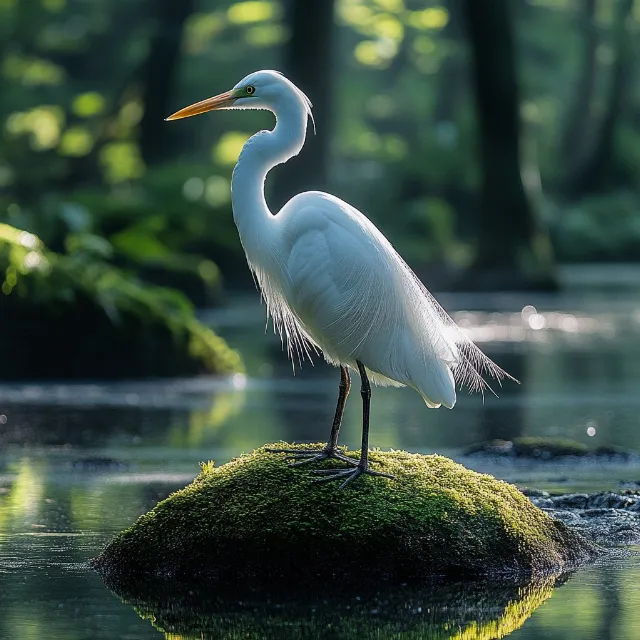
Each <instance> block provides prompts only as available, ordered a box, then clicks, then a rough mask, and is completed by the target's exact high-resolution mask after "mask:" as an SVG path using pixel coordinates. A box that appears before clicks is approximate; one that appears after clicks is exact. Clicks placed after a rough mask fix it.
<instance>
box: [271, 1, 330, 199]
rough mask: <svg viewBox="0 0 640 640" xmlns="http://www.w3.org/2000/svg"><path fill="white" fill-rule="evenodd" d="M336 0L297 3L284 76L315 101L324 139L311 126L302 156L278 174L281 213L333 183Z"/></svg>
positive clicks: (274, 195) (292, 6)
mask: <svg viewBox="0 0 640 640" xmlns="http://www.w3.org/2000/svg"><path fill="white" fill-rule="evenodd" d="M333 11H334V0H313V2H309V0H291V1H290V2H289V3H288V6H287V25H288V30H289V33H290V34H291V38H290V40H289V42H288V44H287V45H286V48H285V54H284V60H283V72H284V73H285V74H286V76H287V77H288V78H289V79H290V80H291V81H292V82H293V83H295V84H296V85H297V86H298V87H299V88H300V89H301V90H302V91H304V92H305V93H306V94H307V95H308V96H309V98H310V99H311V101H312V102H313V107H314V108H313V114H314V118H315V122H316V129H317V132H318V135H313V127H311V126H310V129H309V132H308V133H307V142H306V144H305V146H304V148H303V150H302V151H301V152H300V155H299V157H298V158H295V159H294V160H292V161H291V162H289V163H287V164H286V165H284V166H281V167H278V168H277V169H276V171H275V172H274V179H273V181H272V188H271V189H270V193H271V197H270V200H271V202H272V204H273V207H274V210H276V211H277V210H278V209H279V208H280V207H281V206H282V205H283V204H284V203H285V202H286V201H287V200H288V199H289V198H291V196H293V195H294V194H296V193H298V192H300V191H305V190H308V189H323V188H325V187H326V184H327V177H328V176H327V173H328V161H329V143H330V139H331V106H332V97H333V92H332V87H333V76H332V73H331V68H332V64H331V62H332V60H331V58H332V55H331V53H332V51H333V47H332V34H333Z"/></svg>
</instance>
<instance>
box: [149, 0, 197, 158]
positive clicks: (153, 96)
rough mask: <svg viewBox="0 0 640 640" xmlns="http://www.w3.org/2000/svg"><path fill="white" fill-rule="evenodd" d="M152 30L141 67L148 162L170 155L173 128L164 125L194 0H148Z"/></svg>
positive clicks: (193, 7)
mask: <svg viewBox="0 0 640 640" xmlns="http://www.w3.org/2000/svg"><path fill="white" fill-rule="evenodd" d="M148 6H149V13H150V15H151V16H152V18H151V23H152V25H153V27H152V29H153V33H152V36H151V40H150V43H149V54H148V55H147V58H146V60H145V62H144V66H143V69H142V77H141V81H142V102H143V104H144V115H143V117H142V120H141V121H140V151H141V153H142V158H143V159H144V161H145V163H146V164H147V165H152V164H156V163H158V162H160V161H162V160H163V159H166V158H167V157H170V156H171V153H172V145H171V144H170V142H171V139H172V132H174V133H175V129H169V128H168V127H166V126H165V125H164V119H165V118H166V117H167V115H168V114H169V112H170V104H169V102H170V97H171V91H172V89H173V87H174V80H175V75H176V70H177V66H178V62H179V59H180V46H181V44H182V37H183V32H184V25H185V21H186V20H187V18H188V17H189V16H190V15H191V14H192V13H193V11H194V9H195V0H180V2H175V0H149V3H148Z"/></svg>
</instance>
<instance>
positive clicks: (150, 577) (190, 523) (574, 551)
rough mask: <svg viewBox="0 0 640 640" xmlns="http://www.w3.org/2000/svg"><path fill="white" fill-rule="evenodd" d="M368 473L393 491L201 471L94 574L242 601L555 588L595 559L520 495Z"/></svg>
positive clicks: (248, 472)
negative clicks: (539, 583) (433, 589)
mask: <svg viewBox="0 0 640 640" xmlns="http://www.w3.org/2000/svg"><path fill="white" fill-rule="evenodd" d="M281 445H283V443H278V444H277V445H272V446H281ZM283 446H285V447H286V446H290V445H286V443H285V444H284V445H283ZM308 446H309V447H311V445H308ZM316 446H317V445H316ZM353 455H355V452H354V454H353ZM371 461H372V463H373V464H374V465H375V468H376V469H379V470H381V471H384V472H387V473H391V474H394V475H395V476H396V478H397V479H396V480H389V479H386V478H371V477H366V478H362V479H361V480H363V481H362V482H361V484H359V485H357V486H356V487H354V488H353V489H351V490H349V491H340V490H339V489H338V488H337V487H336V486H328V485H326V484H312V480H313V479H314V478H316V477H317V476H314V475H313V474H312V473H311V471H310V470H309V469H308V468H307V467H291V466H289V465H288V464H286V462H285V456H284V455H283V454H279V455H273V454H270V453H268V452H267V451H266V448H261V449H257V450H256V451H254V452H253V453H251V454H248V455H243V456H241V457H239V458H236V459H234V460H232V461H231V462H229V463H227V464H225V465H222V466H221V467H216V466H215V465H214V464H213V463H208V464H204V465H203V466H202V471H201V473H200V474H199V475H198V477H197V478H196V479H195V480H194V481H193V483H192V484H190V485H189V486H187V487H186V488H185V489H182V490H181V491H178V492H176V493H174V494H172V495H171V496H170V497H169V498H167V499H166V500H164V501H163V502H161V503H159V504H158V505H157V506H156V507H155V508H154V509H153V510H152V511H150V512H149V513H147V514H145V515H143V516H141V517H140V518H139V519H138V520H137V521H136V522H135V523H134V524H133V525H132V526H131V527H130V528H129V529H127V530H126V531H124V532H122V533H121V534H119V535H118V536H117V537H116V538H115V539H114V540H112V541H111V542H110V543H109V545H108V546H107V547H106V549H105V550H104V551H103V553H102V554H101V555H100V556H99V557H98V558H97V559H96V560H95V561H94V563H95V566H96V568H97V569H98V570H100V571H101V573H102V574H103V576H104V577H105V579H106V580H107V582H108V583H109V584H113V585H115V586H116V588H118V585H136V584H145V585H146V587H147V588H148V587H149V585H150V584H156V583H162V582H163V581H167V580H168V581H172V582H183V583H186V584H189V585H197V584H210V585H211V584H214V585H217V586H218V587H220V588H225V589H227V588H229V589H232V588H234V587H235V588H239V589H245V590H246V588H247V587H249V586H251V587H252V588H253V587H255V588H260V587H266V588H269V589H273V588H274V587H275V586H276V585H281V586H284V587H286V586H287V585H292V586H293V587H294V588H298V587H300V586H301V585H305V584H308V585H317V584H322V583H331V584H337V583H340V584H345V585H346V584H354V583H355V584H356V585H363V584H380V583H384V582H394V583H402V582H415V581H421V580H423V579H424V578H425V577H426V576H429V575H442V574H446V575H469V574H476V575H477V574H483V575H512V576H513V575H533V576H540V575H550V574H557V573H558V572H561V571H564V570H567V569H568V568H569V567H572V566H574V565H576V564H578V563H580V562H583V561H585V560H586V559H588V558H590V557H592V556H593V555H594V554H596V553H597V549H596V547H595V545H593V544H591V543H589V542H587V541H586V540H584V539H583V538H582V537H581V536H580V535H578V534H576V533H575V532H573V531H571V530H570V529H569V528H567V527H566V526H565V525H564V524H563V523H561V522H558V521H556V520H553V519H552V518H550V517H549V516H548V515H546V514H545V513H544V512H543V511H541V510H540V509H538V508H537V507H535V506H533V504H532V503H531V502H530V501H529V500H528V499H527V498H526V497H525V496H524V495H523V494H522V493H521V492H520V491H519V490H518V489H517V488H516V487H515V486H513V485H510V484H507V483H506V482H502V481H499V480H496V479H495V478H493V477H492V476H489V475H483V474H479V473H476V472H473V471H470V470H468V469H466V468H465V467H463V466H461V465H459V464H457V463H455V462H453V461H452V460H450V459H448V458H444V457H442V456H437V455H431V456H424V455H418V454H409V453H406V452H402V451H390V452H382V451H372V452H371ZM323 464H324V465H326V466H327V468H329V466H330V465H336V463H335V462H334V461H325V462H324V463H323ZM338 466H340V465H339V464H338Z"/></svg>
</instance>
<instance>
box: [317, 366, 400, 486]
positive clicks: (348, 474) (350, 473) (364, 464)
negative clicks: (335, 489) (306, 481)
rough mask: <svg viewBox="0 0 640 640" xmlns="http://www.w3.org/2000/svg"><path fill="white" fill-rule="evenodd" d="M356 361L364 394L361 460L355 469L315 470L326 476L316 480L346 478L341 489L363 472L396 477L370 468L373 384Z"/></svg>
mask: <svg viewBox="0 0 640 640" xmlns="http://www.w3.org/2000/svg"><path fill="white" fill-rule="evenodd" d="M356 363H357V364H358V371H360V378H361V379H362V385H361V387H360V395H361V396H362V449H361V451H360V461H359V462H358V466H357V467H356V468H355V469H340V470H338V471H336V470H335V469H322V470H318V471H314V473H317V474H320V475H324V476H326V478H319V479H318V480H316V482H327V481H329V480H342V479H344V482H343V483H342V484H341V485H340V488H341V489H344V488H345V487H346V486H347V485H349V484H350V483H351V482H353V481H354V480H355V479H356V478H357V477H358V476H361V475H362V474H363V473H364V474H367V475H371V476H383V477H385V478H393V477H394V476H392V475H390V474H388V473H381V472H380V471H372V470H371V469H370V468H369V413H370V409H371V385H370V384H369V378H368V376H367V370H366V369H365V368H364V365H363V364H362V362H360V361H359V360H356Z"/></svg>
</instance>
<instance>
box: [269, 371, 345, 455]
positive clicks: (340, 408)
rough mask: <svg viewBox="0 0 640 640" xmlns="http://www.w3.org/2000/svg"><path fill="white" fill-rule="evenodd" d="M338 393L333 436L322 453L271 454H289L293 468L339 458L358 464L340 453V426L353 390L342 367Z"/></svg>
mask: <svg viewBox="0 0 640 640" xmlns="http://www.w3.org/2000/svg"><path fill="white" fill-rule="evenodd" d="M338 388H339V393H338V404H337V405H336V413H335V415H334V417H333V424H332V425H331V435H330V436H329V442H327V444H326V446H325V447H324V448H323V449H321V450H320V451H317V450H316V451H310V450H309V449H268V451H269V452H271V453H288V454H289V455H290V458H291V459H292V460H294V461H296V462H293V463H292V466H300V465H303V464H309V463H310V462H315V461H316V460H326V459H327V458H337V459H338V460H342V461H344V462H348V463H349V464H353V465H355V464H357V461H356V460H353V459H352V458H349V457H348V456H345V455H344V454H343V453H340V452H339V451H338V435H339V434H340V425H341V424H342V416H343V415H344V408H345V405H346V404H347V397H348V396H349V391H350V390H351V376H349V370H348V369H347V367H344V366H342V365H341V366H340V385H339V387H338Z"/></svg>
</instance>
